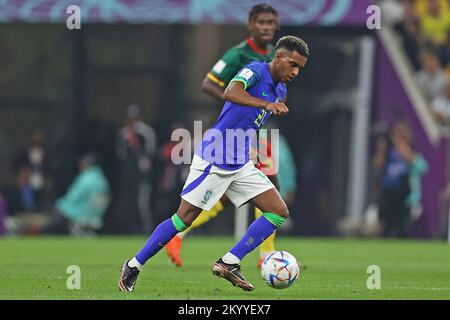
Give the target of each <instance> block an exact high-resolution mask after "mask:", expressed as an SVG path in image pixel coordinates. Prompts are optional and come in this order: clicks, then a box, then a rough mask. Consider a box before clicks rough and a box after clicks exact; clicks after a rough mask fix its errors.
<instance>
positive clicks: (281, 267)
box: [261, 251, 300, 289]
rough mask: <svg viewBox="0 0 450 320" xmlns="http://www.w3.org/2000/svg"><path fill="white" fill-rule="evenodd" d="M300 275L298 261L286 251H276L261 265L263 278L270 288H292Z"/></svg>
mask: <svg viewBox="0 0 450 320" xmlns="http://www.w3.org/2000/svg"><path fill="white" fill-rule="evenodd" d="M299 275H300V267H299V265H298V262H297V259H295V257H294V256H293V255H292V254H290V253H289V252H286V251H275V252H274V253H271V254H270V255H268V256H267V257H266V258H265V259H264V261H263V263H262V265H261V276H262V278H263V280H264V282H266V283H267V284H268V285H269V286H271V287H272V288H275V289H285V288H288V287H290V286H292V285H293V284H294V283H295V281H296V280H297V278H298V276H299Z"/></svg>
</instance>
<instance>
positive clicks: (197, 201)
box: [181, 154, 275, 210]
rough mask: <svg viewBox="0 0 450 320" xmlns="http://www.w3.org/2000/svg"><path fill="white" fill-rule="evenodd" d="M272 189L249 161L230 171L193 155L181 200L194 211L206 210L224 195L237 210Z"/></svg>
mask: <svg viewBox="0 0 450 320" xmlns="http://www.w3.org/2000/svg"><path fill="white" fill-rule="evenodd" d="M272 188H275V186H274V185H273V184H272V182H271V181H270V180H269V179H268V178H267V177H266V176H265V175H264V174H263V173H262V172H261V171H259V170H258V169H256V168H255V166H254V164H253V162H251V161H249V162H248V163H246V164H245V165H244V166H243V167H242V168H240V169H238V170H233V171H231V170H224V169H221V168H219V167H216V166H214V165H212V164H210V163H209V162H207V161H205V160H203V159H202V158H200V157H199V156H197V155H196V154H194V157H193V159H192V164H191V167H190V171H189V176H188V177H187V180H186V183H185V184H184V187H183V191H182V192H181V198H183V199H184V200H186V201H187V202H189V203H190V204H192V205H194V206H196V207H198V208H202V209H203V210H210V209H211V208H212V207H213V206H214V205H215V204H216V203H217V201H219V200H220V198H221V197H222V195H223V194H224V193H225V194H226V195H227V197H228V198H229V199H230V200H231V202H233V204H234V205H235V206H236V207H240V206H242V205H243V204H245V203H246V202H248V201H249V200H250V199H253V198H254V197H256V196H257V195H260V194H261V193H263V192H266V191H267V190H269V189H272Z"/></svg>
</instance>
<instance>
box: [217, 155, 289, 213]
mask: <svg viewBox="0 0 450 320" xmlns="http://www.w3.org/2000/svg"><path fill="white" fill-rule="evenodd" d="M271 189H273V190H276V189H275V186H274V185H273V183H272V182H271V181H270V180H269V179H268V178H267V176H265V175H264V174H263V173H262V172H261V171H260V170H258V169H257V168H255V167H254V166H252V165H250V164H249V165H246V167H245V168H243V169H242V170H241V171H240V172H239V174H238V175H237V176H236V177H235V179H234V180H233V183H232V184H231V185H230V187H229V188H228V190H227V191H226V195H227V196H228V197H229V198H230V200H231V201H232V202H233V203H234V205H235V206H236V207H239V206H241V205H243V204H244V203H247V202H249V201H251V200H252V199H254V198H256V197H257V196H259V195H260V194H263V193H266V192H267V191H268V190H271ZM267 207H268V206H265V207H259V206H258V208H259V209H261V210H262V211H264V209H267ZM279 207H280V206H279ZM278 212H280V215H284V212H282V210H277V214H278Z"/></svg>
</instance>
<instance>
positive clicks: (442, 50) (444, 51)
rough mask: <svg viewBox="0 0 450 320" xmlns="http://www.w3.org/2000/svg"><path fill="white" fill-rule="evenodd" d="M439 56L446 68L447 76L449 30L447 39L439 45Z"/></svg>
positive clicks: (448, 69) (449, 75)
mask: <svg viewBox="0 0 450 320" xmlns="http://www.w3.org/2000/svg"><path fill="white" fill-rule="evenodd" d="M439 58H440V59H441V62H442V65H443V66H444V67H445V68H446V73H447V76H448V77H450V30H449V31H448V32H447V41H445V44H444V45H443V46H441V47H439Z"/></svg>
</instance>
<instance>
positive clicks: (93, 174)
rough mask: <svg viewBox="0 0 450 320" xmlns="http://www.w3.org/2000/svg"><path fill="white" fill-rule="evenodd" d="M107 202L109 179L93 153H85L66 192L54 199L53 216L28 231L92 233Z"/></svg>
mask: <svg viewBox="0 0 450 320" xmlns="http://www.w3.org/2000/svg"><path fill="white" fill-rule="evenodd" d="M109 202H110V186H109V182H108V180H107V179H106V177H105V176H104V174H103V171H102V169H101V168H100V166H99V165H98V164H97V162H96V158H95V157H94V156H93V155H89V154H87V155H84V156H83V157H82V158H81V159H80V162H79V174H78V176H77V177H76V178H75V180H74V181H73V183H72V184H71V185H70V187H69V189H68V190H67V192H66V194H65V195H64V196H62V197H61V198H59V199H57V200H56V203H55V207H54V210H53V212H52V216H51V217H50V219H49V221H48V222H47V223H45V224H44V225H43V226H40V227H38V228H33V229H32V230H30V231H29V232H28V233H31V234H67V233H71V234H73V235H86V234H88V235H89V234H94V233H95V232H97V231H98V230H99V229H100V228H101V227H102V226H103V216H104V213H105V211H106V209H107V207H108V205H109Z"/></svg>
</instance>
